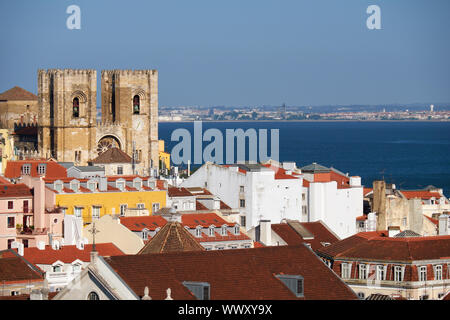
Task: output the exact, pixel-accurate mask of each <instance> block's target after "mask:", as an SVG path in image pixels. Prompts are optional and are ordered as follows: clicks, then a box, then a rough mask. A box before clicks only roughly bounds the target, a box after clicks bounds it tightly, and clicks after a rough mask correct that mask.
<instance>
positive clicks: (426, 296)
mask: <svg viewBox="0 0 450 320" xmlns="http://www.w3.org/2000/svg"><path fill="white" fill-rule="evenodd" d="M428 298H429V297H428V295H427V294H424V295H423V296H420V297H419V300H428Z"/></svg>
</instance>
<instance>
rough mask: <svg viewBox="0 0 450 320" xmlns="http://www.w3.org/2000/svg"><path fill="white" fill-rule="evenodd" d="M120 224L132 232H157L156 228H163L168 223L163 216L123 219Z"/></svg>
mask: <svg viewBox="0 0 450 320" xmlns="http://www.w3.org/2000/svg"><path fill="white" fill-rule="evenodd" d="M120 223H121V224H123V225H124V226H125V227H127V228H128V229H130V230H131V231H142V230H143V229H144V228H147V229H148V230H150V231H155V229H156V228H162V227H164V226H165V225H166V223H167V221H166V219H164V218H163V217H161V216H145V217H122V218H120Z"/></svg>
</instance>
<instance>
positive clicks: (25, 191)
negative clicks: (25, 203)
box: [0, 183, 33, 198]
mask: <svg viewBox="0 0 450 320" xmlns="http://www.w3.org/2000/svg"><path fill="white" fill-rule="evenodd" d="M17 197H29V198H32V197H33V194H32V193H31V189H30V188H28V187H27V186H26V185H25V184H23V183H18V184H8V185H0V198H17Z"/></svg>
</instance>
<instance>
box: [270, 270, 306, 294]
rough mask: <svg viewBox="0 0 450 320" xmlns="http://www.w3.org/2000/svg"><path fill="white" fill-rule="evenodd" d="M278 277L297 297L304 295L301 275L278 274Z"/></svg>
mask: <svg viewBox="0 0 450 320" xmlns="http://www.w3.org/2000/svg"><path fill="white" fill-rule="evenodd" d="M276 277H277V278H278V279H279V280H280V281H281V282H283V284H284V285H285V286H286V287H288V289H289V290H291V292H292V293H293V294H294V295H295V296H296V297H297V298H300V297H303V293H304V291H303V290H304V288H303V286H304V283H303V277H302V276H300V275H287V274H277V275H276Z"/></svg>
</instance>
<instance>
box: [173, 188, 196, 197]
mask: <svg viewBox="0 0 450 320" xmlns="http://www.w3.org/2000/svg"><path fill="white" fill-rule="evenodd" d="M167 195H168V196H169V197H192V196H193V194H192V193H190V192H189V190H188V189H186V188H183V187H169V190H168V192H167Z"/></svg>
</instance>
